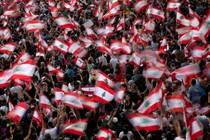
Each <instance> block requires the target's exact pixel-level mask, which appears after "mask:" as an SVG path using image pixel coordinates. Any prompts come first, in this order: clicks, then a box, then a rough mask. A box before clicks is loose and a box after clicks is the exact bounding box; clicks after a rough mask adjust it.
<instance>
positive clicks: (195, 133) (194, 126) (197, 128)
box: [189, 118, 204, 140]
mask: <svg viewBox="0 0 210 140" xmlns="http://www.w3.org/2000/svg"><path fill="white" fill-rule="evenodd" d="M200 124H201V122H200ZM200 124H199V123H198V120H197V119H196V118H192V119H191V120H190V125H189V127H190V138H191V140H196V139H197V138H199V137H201V136H203V135H204V134H203V130H202V127H201V125H200Z"/></svg>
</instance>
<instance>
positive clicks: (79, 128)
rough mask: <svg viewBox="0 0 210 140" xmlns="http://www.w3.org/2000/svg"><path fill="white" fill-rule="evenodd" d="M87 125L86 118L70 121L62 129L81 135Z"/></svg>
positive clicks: (65, 131) (64, 131)
mask: <svg viewBox="0 0 210 140" xmlns="http://www.w3.org/2000/svg"><path fill="white" fill-rule="evenodd" d="M87 125H88V120H87V119H82V120H77V121H72V122H70V123H68V124H66V127H65V128H64V129H63V133H68V134H74V135H79V136H83V135H84V134H85V133H84V132H85V130H86V128H87Z"/></svg>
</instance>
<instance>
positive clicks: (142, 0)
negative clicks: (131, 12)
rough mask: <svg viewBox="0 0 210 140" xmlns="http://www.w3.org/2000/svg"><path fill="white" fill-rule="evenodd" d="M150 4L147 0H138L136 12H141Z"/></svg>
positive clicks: (135, 7)
mask: <svg viewBox="0 0 210 140" xmlns="http://www.w3.org/2000/svg"><path fill="white" fill-rule="evenodd" d="M147 6H148V3H147V1H146V0H138V1H137V2H136V3H135V4H134V9H135V11H136V12H141V11H142V10H144V9H145V8H146V7H147Z"/></svg>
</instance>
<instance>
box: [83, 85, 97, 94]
mask: <svg viewBox="0 0 210 140" xmlns="http://www.w3.org/2000/svg"><path fill="white" fill-rule="evenodd" d="M81 90H82V91H83V92H84V93H85V94H93V93H94V91H95V86H82V87H81Z"/></svg>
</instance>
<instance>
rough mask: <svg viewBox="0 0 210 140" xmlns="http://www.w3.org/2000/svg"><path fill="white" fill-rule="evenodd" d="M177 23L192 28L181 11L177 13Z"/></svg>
mask: <svg viewBox="0 0 210 140" xmlns="http://www.w3.org/2000/svg"><path fill="white" fill-rule="evenodd" d="M176 22H177V23H179V24H181V25H183V26H187V27H188V26H190V20H188V19H187V18H185V16H184V15H183V14H182V13H181V12H180V11H177V12H176Z"/></svg>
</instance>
